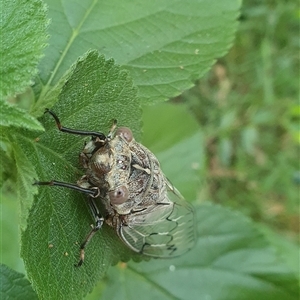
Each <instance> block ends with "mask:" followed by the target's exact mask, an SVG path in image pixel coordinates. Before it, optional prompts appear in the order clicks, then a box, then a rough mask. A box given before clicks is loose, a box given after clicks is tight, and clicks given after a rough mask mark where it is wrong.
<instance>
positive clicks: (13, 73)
mask: <svg viewBox="0 0 300 300" xmlns="http://www.w3.org/2000/svg"><path fill="white" fill-rule="evenodd" d="M1 8H2V9H1V19H0V36H1V44H0V57H1V60H0V87H1V88H0V98H2V97H4V96H9V95H12V94H16V93H18V92H21V91H22V90H23V89H24V88H25V87H26V86H28V85H29V84H30V83H31V80H32V79H33V77H34V75H36V73H37V69H36V66H37V63H38V61H39V60H40V58H41V56H42V51H43V49H44V48H45V45H46V40H47V34H46V28H47V25H48V20H47V19H46V7H45V5H44V3H43V2H42V1H39V0H34V1H27V0H17V1H10V0H3V1H2V3H1Z"/></svg>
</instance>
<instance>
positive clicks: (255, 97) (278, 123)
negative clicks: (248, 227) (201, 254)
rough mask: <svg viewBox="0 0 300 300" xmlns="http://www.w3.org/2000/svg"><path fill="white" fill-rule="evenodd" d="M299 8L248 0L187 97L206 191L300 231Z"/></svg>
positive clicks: (290, 233) (293, 232) (183, 99)
mask: <svg viewBox="0 0 300 300" xmlns="http://www.w3.org/2000/svg"><path fill="white" fill-rule="evenodd" d="M298 51H299V7H298V5H297V2H296V1H293V0H289V1H276V0H272V1H271V0H270V1H249V0H248V1H244V3H243V7H242V13H241V16H240V27H239V30H238V32H237V37H236V41H235V42H234V45H233V47H232V49H231V50H230V52H229V53H228V54H227V56H225V57H224V58H222V59H221V60H219V61H218V62H217V64H216V65H215V66H214V68H213V69H212V70H211V71H210V72H209V73H208V74H207V75H206V76H205V77H204V78H203V79H201V80H200V81H199V82H198V84H197V85H196V86H195V87H194V88H193V89H191V90H189V91H187V92H186V93H184V94H183V95H182V96H180V97H178V98H176V99H174V101H176V102H185V103H187V105H188V106H189V107H190V111H191V113H192V114H194V115H195V117H196V119H197V120H198V122H199V123H200V124H201V128H202V131H203V132H204V136H205V145H203V148H204V150H205V151H206V167H205V169H204V170H203V176H204V178H205V180H204V182H205V183H204V185H203V187H202V188H201V192H200V198H201V199H204V200H208V199H209V200H212V201H214V202H217V203H221V204H224V205H228V206H231V207H234V208H235V209H238V210H240V211H243V212H244V213H246V214H247V215H249V216H251V217H252V218H253V219H254V220H256V221H258V222H264V223H267V224H269V225H270V226H272V227H274V229H276V230H279V231H281V232H283V233H286V234H287V235H288V236H290V237H291V238H292V239H293V240H296V239H298V237H299V209H298V205H299V204H298V203H299V183H300V181H299V177H300V175H299V174H300V167H299V146H300V131H299V121H300V112H299V111H300V106H299V52H298Z"/></svg>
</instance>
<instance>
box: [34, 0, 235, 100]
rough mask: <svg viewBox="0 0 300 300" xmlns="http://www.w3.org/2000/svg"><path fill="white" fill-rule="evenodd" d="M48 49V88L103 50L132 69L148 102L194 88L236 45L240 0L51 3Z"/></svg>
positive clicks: (44, 77)
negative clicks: (89, 54) (76, 63)
mask: <svg viewBox="0 0 300 300" xmlns="http://www.w3.org/2000/svg"><path fill="white" fill-rule="evenodd" d="M47 2H48V5H49V16H50V17H51V19H52V22H51V25H50V28H49V31H50V34H51V38H50V47H49V48H48V49H47V50H46V56H45V58H44V59H43V60H42V62H41V64H40V69H41V74H40V78H39V81H40V82H41V85H43V87H42V89H43V91H42V93H44V91H45V90H47V89H49V88H50V87H51V86H53V85H55V84H56V83H57V82H58V80H59V78H60V77H61V76H62V75H63V74H64V73H65V71H66V70H67V69H68V68H69V65H70V62H72V61H74V60H75V59H76V58H77V57H78V56H79V55H81V54H82V52H83V51H87V50H88V49H91V48H92V49H93V48H96V49H100V51H101V53H103V54H105V55H106V56H108V57H113V58H114V59H115V60H116V62H117V63H118V64H120V65H122V66H124V68H126V69H127V70H130V73H131V76H132V78H133V81H134V84H135V85H136V86H138V88H139V96H140V99H142V100H143V101H145V102H153V101H156V102H157V101H161V100H166V99H168V98H170V97H174V96H176V95H178V94H180V93H181V92H182V91H183V90H186V89H188V88H190V87H191V86H192V85H193V84H194V81H195V80H196V79H198V78H200V77H201V76H202V75H203V74H204V73H205V72H206V71H207V70H208V69H209V67H210V66H211V65H212V64H213V63H214V61H215V59H216V58H218V57H220V56H222V55H224V54H225V53H226V51H227V50H228V48H229V47H230V45H231V43H232V40H233V37H234V32H235V29H236V26H237V22H236V18H237V16H238V9H239V7H240V5H241V1H239V0H222V1H219V0H190V1H185V0H179V1H175V2H174V0H165V1H160V0H154V1H141V0H133V1H122V3H120V1H118V0H109V1H108V0H106V1H85V2H82V1H79V0H75V1H73V0H72V1H71V0H68V1H64V2H62V3H61V2H60V1H47ZM58 49H59V51H57V50H58Z"/></svg>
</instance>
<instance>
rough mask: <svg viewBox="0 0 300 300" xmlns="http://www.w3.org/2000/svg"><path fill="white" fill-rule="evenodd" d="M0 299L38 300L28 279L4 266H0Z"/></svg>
mask: <svg viewBox="0 0 300 300" xmlns="http://www.w3.org/2000/svg"><path fill="white" fill-rule="evenodd" d="M0 277H1V279H0V281H1V286H0V298H1V299H3V300H4V299H16V300H19V299H20V300H21V299H22V300H35V299H38V297H37V295H36V293H35V292H34V291H33V289H32V287H31V285H30V282H29V281H28V279H26V278H24V275H23V274H20V273H18V272H16V271H14V270H12V269H10V268H8V267H7V266H5V265H2V264H0Z"/></svg>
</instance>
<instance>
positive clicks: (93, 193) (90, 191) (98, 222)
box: [34, 180, 104, 267]
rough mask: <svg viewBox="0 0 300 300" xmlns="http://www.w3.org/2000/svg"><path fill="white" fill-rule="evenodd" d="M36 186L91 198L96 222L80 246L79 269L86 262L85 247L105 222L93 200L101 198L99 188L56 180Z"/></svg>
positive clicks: (36, 183)
mask: <svg viewBox="0 0 300 300" xmlns="http://www.w3.org/2000/svg"><path fill="white" fill-rule="evenodd" d="M34 185H48V186H59V187H65V188H69V189H72V190H76V191H79V192H81V193H84V194H88V195H89V196H90V197H89V202H88V204H89V208H90V210H91V213H92V216H93V218H94V220H95V225H94V226H93V228H92V230H91V231H90V232H89V233H88V235H87V236H86V238H85V240H84V241H83V242H82V244H81V245H80V259H79V262H78V263H77V264H76V265H75V266H77V267H80V266H81V265H82V263H83V261H84V252H85V247H86V246H87V244H88V243H89V242H90V240H91V238H92V237H93V236H94V234H95V233H96V232H97V231H98V230H99V229H100V228H101V227H102V225H103V222H104V218H103V217H102V215H101V214H100V212H99V210H98V208H97V206H96V204H95V201H94V199H93V198H96V197H98V196H99V194H100V190H99V188H98V187H91V188H84V187H80V186H78V185H76V184H71V183H67V182H62V181H56V180H51V181H36V182H34Z"/></svg>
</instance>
